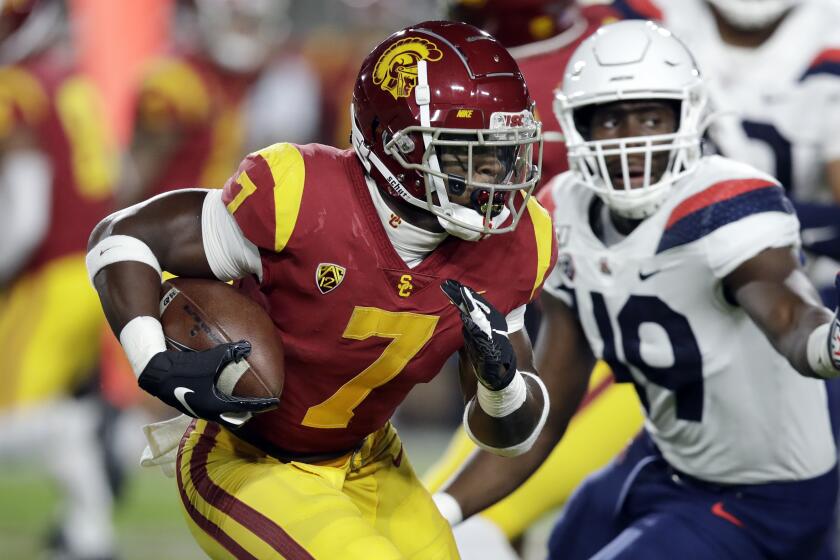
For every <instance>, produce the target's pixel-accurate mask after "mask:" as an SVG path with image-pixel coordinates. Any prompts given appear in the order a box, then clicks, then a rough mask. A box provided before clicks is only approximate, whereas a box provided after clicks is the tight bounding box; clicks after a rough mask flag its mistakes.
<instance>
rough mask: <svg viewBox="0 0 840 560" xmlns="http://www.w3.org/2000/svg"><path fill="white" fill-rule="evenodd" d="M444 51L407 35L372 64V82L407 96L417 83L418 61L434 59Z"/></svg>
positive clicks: (423, 40) (385, 89)
mask: <svg viewBox="0 0 840 560" xmlns="http://www.w3.org/2000/svg"><path fill="white" fill-rule="evenodd" d="M441 58H443V53H442V52H441V51H440V49H438V48H437V45H435V44H434V43H432V42H431V41H428V40H426V39H421V38H420V37H406V38H405V39H402V40H400V41H397V42H396V43H394V44H393V45H391V46H390V47H389V48H388V50H386V51H385V52H384V53H382V56H380V57H379V60H377V61H376V66H374V67H373V83H374V84H376V85H378V86H379V87H381V88H382V89H383V90H384V91H387V92H388V93H390V94H391V95H393V96H394V99H399V98H400V97H408V96H409V95H411V91H412V90H413V89H414V86H416V85H417V62H418V61H420V60H426V61H429V62H437V61H438V60H440V59H441Z"/></svg>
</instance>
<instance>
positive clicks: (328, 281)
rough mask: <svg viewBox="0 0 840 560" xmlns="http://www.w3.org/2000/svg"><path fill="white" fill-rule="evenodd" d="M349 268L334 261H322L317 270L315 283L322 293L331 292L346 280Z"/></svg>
mask: <svg viewBox="0 0 840 560" xmlns="http://www.w3.org/2000/svg"><path fill="white" fill-rule="evenodd" d="M346 272H347V269H346V268H344V267H343V266H339V265H337V264H333V263H321V264H319V265H318V270H317V271H316V272H315V284H316V285H317V286H318V290H320V292H321V293H322V294H326V293H327V292H331V291H333V290H335V289H336V288H338V286H339V284H341V281H342V280H344V274H345V273H346Z"/></svg>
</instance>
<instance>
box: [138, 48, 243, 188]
mask: <svg viewBox="0 0 840 560" xmlns="http://www.w3.org/2000/svg"><path fill="white" fill-rule="evenodd" d="M253 81H254V77H253V76H250V75H248V76H240V75H235V74H225V73H223V72H222V71H221V70H219V69H217V68H216V67H214V66H213V65H211V64H210V63H208V62H206V61H205V60H203V59H201V58H199V57H197V56H193V55H189V54H186V53H174V54H171V55H167V56H163V57H161V58H159V59H156V60H154V61H153V62H152V63H151V64H150V65H149V68H148V71H147V72H146V73H145V75H144V76H143V79H142V82H141V87H140V91H139V92H138V96H137V115H136V118H137V122H138V125H139V126H140V127H141V128H144V129H146V130H149V131H152V132H164V133H165V132H172V133H177V134H179V135H180V140H179V142H178V145H177V147H176V148H175V151H174V153H173V154H172V156H171V157H169V159H168V160H167V161H166V162H165V163H164V164H163V166H162V168H161V170H160V172H159V173H158V176H157V177H156V178H155V179H154V184H153V185H152V187H151V190H150V191H149V192H148V193H147V195H148V196H152V195H156V194H160V193H162V192H166V191H170V190H173V189H182V188H191V187H197V186H202V187H212V188H219V187H221V186H222V185H223V184H224V182H225V180H226V179H227V177H228V174H229V173H230V170H231V169H232V168H233V166H235V165H236V163H237V162H238V161H239V159H240V158H241V157H242V156H243V154H245V153H246V150H245V147H244V145H245V125H244V123H243V109H242V105H243V103H244V100H245V94H246V93H247V91H248V88H249V87H250V86H251V84H252V83H253Z"/></svg>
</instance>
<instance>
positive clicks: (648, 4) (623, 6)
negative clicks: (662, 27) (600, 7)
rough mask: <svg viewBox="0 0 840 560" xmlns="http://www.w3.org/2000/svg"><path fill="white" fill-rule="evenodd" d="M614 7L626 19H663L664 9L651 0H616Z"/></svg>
mask: <svg viewBox="0 0 840 560" xmlns="http://www.w3.org/2000/svg"><path fill="white" fill-rule="evenodd" d="M612 7H613V9H615V10H617V11H618V12H619V14H621V16H622V17H624V18H625V19H652V20H654V21H662V10H660V9H659V6H657V5H656V4H654V3H653V2H652V1H651V0H615V1H614V2H613V4H612Z"/></svg>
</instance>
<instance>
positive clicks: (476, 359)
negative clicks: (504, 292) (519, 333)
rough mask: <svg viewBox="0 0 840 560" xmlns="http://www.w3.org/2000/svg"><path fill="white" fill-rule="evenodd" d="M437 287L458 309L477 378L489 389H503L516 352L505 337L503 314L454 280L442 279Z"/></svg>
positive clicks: (510, 375)
mask: <svg viewBox="0 0 840 560" xmlns="http://www.w3.org/2000/svg"><path fill="white" fill-rule="evenodd" d="M440 287H441V289H442V290H443V293H445V294H446V296H447V297H448V298H449V299H450V300H451V301H452V303H454V304H455V306H457V307H458V309H459V310H460V311H461V322H462V323H463V328H462V332H463V334H464V343H465V345H466V349H467V355H468V356H469V357H470V360H471V361H472V363H473V366H474V367H475V371H476V374H477V375H478V381H479V382H480V383H481V384H482V385H484V386H485V387H487V388H488V389H490V390H491V391H499V390H501V389H504V388H505V387H507V386H508V384H509V383H510V382H511V380H512V379H513V376H514V375H516V353H515V352H514V351H513V346H512V345H511V343H510V340H508V337H507V321H506V320H505V316H504V315H502V314H501V313H500V312H499V310H498V309H496V308H495V307H493V305H492V304H490V302H489V301H487V300H486V299H484V297H483V296H481V295H480V294H478V293H477V292H476V291H475V290H473V289H472V288H470V287H468V286H465V285H463V284H461V283H460V282H458V281H457V280H444V281H443V282H442V283H441V285H440Z"/></svg>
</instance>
